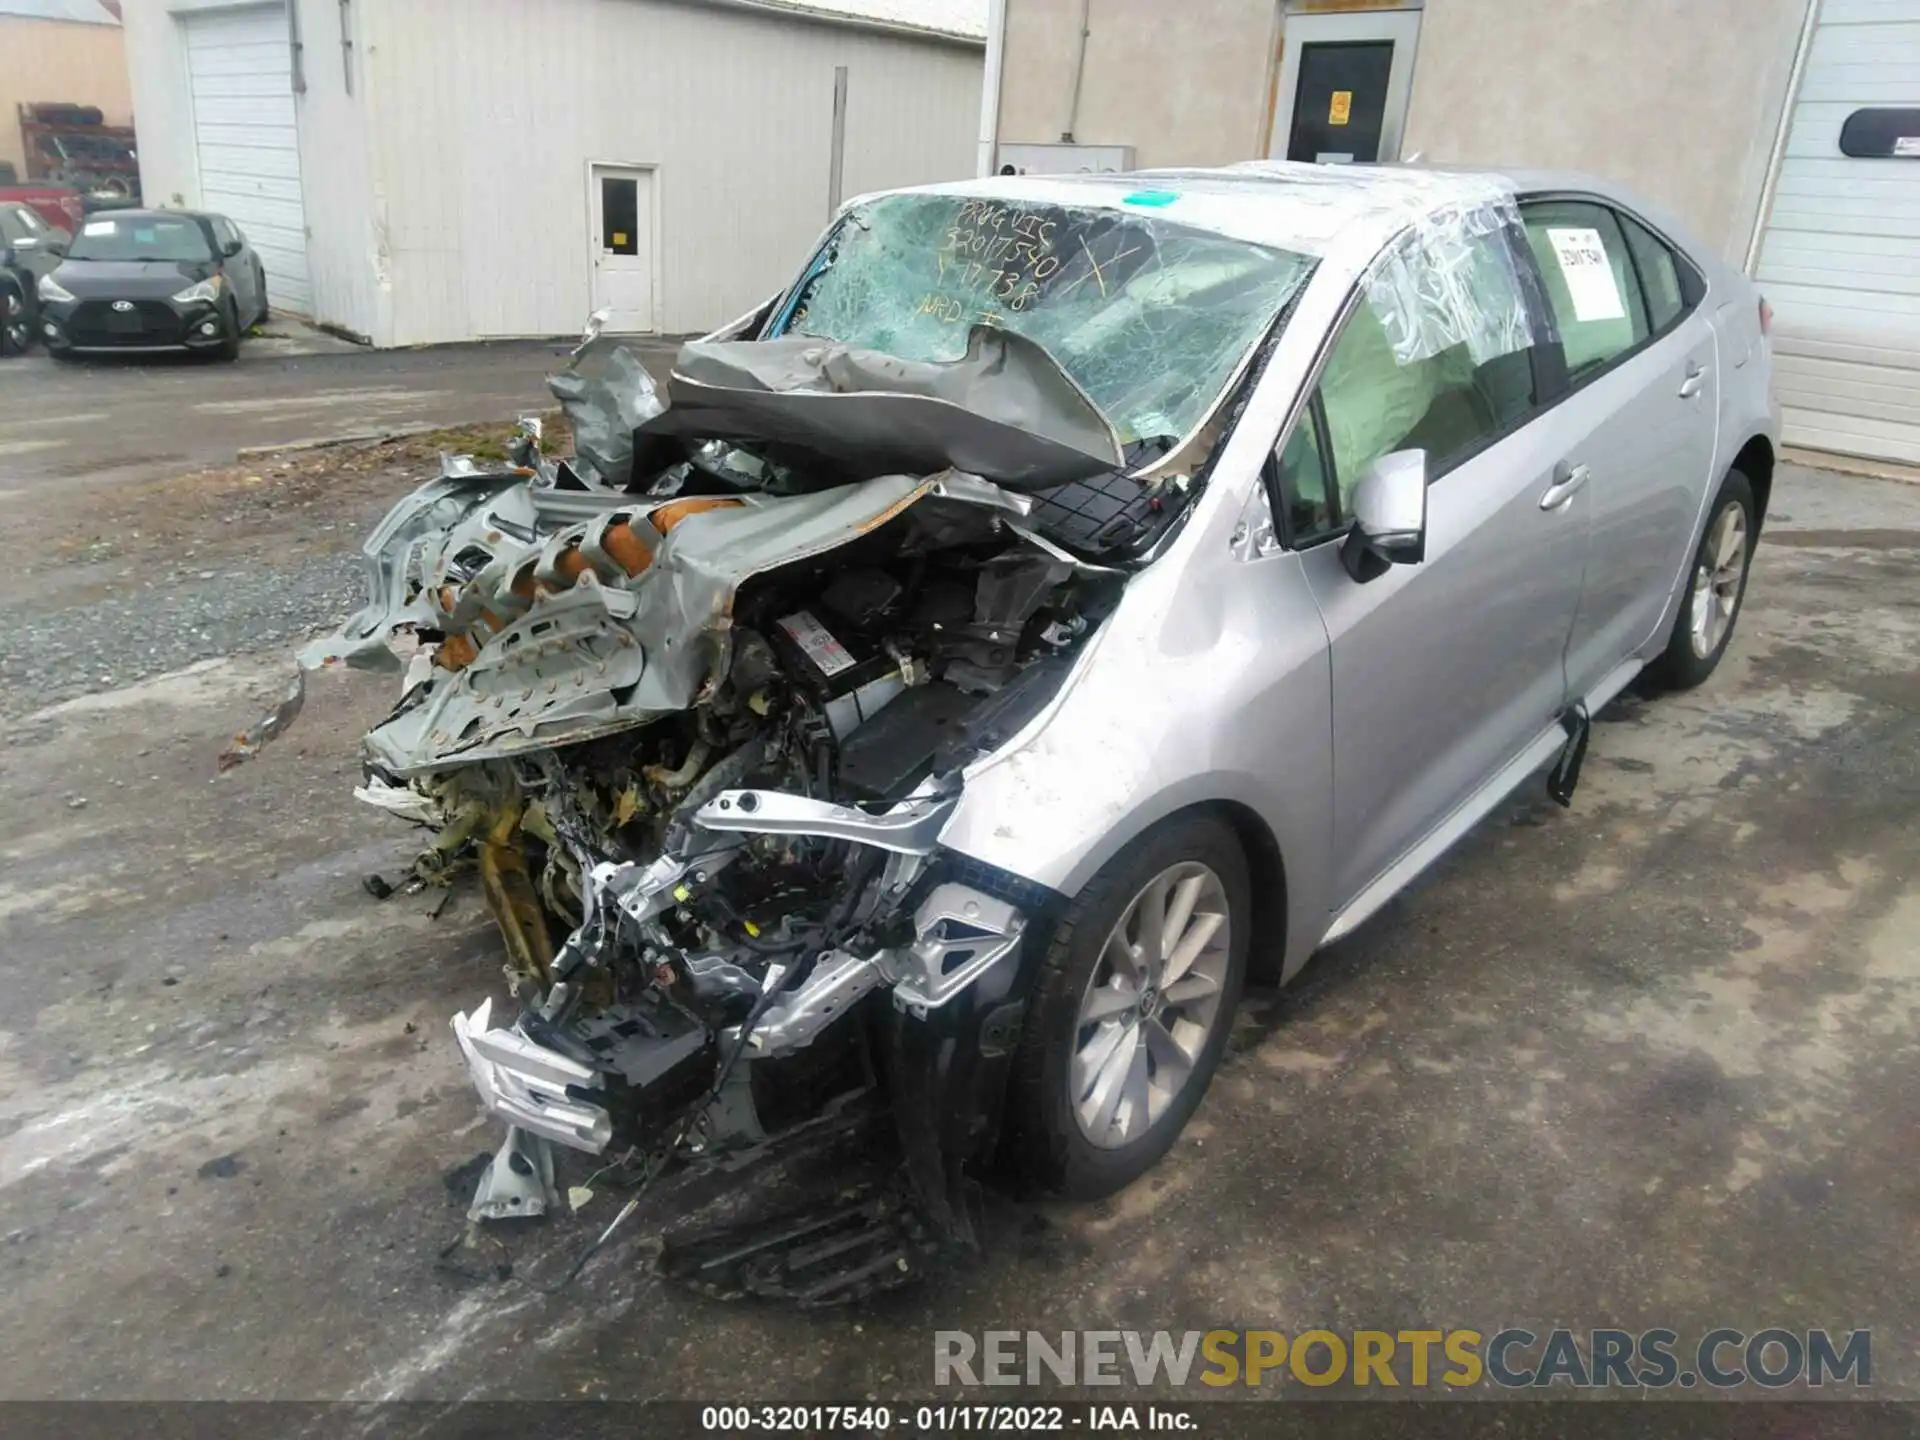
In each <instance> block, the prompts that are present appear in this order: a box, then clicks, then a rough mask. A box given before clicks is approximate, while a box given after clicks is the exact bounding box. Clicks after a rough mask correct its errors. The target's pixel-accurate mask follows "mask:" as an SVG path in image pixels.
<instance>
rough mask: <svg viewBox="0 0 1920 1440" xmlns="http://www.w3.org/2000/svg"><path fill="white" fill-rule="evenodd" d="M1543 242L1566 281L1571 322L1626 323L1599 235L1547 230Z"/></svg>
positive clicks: (1611, 268) (1618, 293)
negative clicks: (1554, 257) (1608, 321)
mask: <svg viewBox="0 0 1920 1440" xmlns="http://www.w3.org/2000/svg"><path fill="white" fill-rule="evenodd" d="M1547 239H1548V241H1549V242H1550V243H1551V244H1552V245H1553V253H1554V255H1555V256H1556V257H1557V258H1558V259H1559V261H1560V273H1561V274H1562V275H1563V276H1565V277H1566V281H1567V298H1568V299H1569V300H1571V301H1572V302H1573V318H1574V319H1575V320H1624V319H1626V317H1627V309H1626V306H1624V305H1622V304H1621V303H1620V287H1619V285H1618V284H1616V283H1615V282H1614V278H1613V265H1612V264H1611V263H1610V262H1609V261H1608V259H1607V247H1606V246H1605V245H1603V244H1601V242H1600V232H1599V231H1598V230H1594V229H1578V230H1575V229H1566V230H1562V229H1558V228H1554V227H1549V228H1548V230H1547Z"/></svg>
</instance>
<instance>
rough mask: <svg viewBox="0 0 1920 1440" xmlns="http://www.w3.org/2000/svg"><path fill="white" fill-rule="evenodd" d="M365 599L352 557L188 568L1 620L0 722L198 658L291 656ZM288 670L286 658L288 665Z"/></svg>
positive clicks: (11, 613) (14, 613)
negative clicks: (87, 600) (118, 591)
mask: <svg viewBox="0 0 1920 1440" xmlns="http://www.w3.org/2000/svg"><path fill="white" fill-rule="evenodd" d="M364 596H365V588H364V582H363V581H362V579H361V576H360V567H359V563H358V561H357V558H356V557H354V556H352V555H346V554H323V555H316V556H313V557H312V558H309V559H302V560H299V561H296V562H295V563H293V564H290V565H288V566H286V567H285V568H281V569H270V570H263V569H258V568H249V569H246V570H240V571H234V572H230V573H222V572H220V571H217V570H198V571H196V570H193V569H190V568H187V567H185V566H183V567H181V568H179V569H177V570H174V571H172V572H170V573H167V574H163V575H160V576H157V577H154V578H152V579H149V580H146V581H144V582H141V584H140V589H139V594H138V597H137V600H133V599H130V598H129V597H128V596H126V595H124V594H122V595H115V596H112V597H109V598H105V599H101V600H96V601H94V602H92V603H91V604H86V605H79V606H75V607H72V608H70V609H65V610H62V611H60V612H59V613H58V614H57V615H47V614H36V613H34V612H33V611H31V610H27V611H20V610H12V609H10V610H8V611H7V613H5V614H4V615H0V716H9V717H11V716H16V715H23V714H27V713H29V712H31V711H34V710H38V709H41V708H43V707H44V706H47V705H52V704H57V703H59V702H60V701H63V700H71V699H73V698H74V697H75V696H77V695H86V694H92V693H95V692H99V691H105V690H112V689H115V688H117V687H119V686H122V685H127V684H130V683H132V682H133V681H136V680H144V679H147V678H148V677H149V676H153V675H162V674H166V673H167V672H169V671H173V670H178V669H181V668H182V667H184V666H187V665H190V664H192V663H194V662H195V661H197V660H211V659H214V658H216V657H218V656H223V655H236V654H248V653H251V652H257V651H262V650H270V649H285V650H288V651H289V652H291V650H292V649H293V648H294V647H295V646H296V645H297V643H298V642H299V641H300V640H301V639H304V638H305V637H306V636H307V635H309V634H310V633H313V632H315V631H318V630H326V629H330V628H332V627H333V626H335V625H337V624H339V623H340V621H341V620H343V619H345V618H346V616H347V615H349V614H351V613H352V612H353V610H354V609H356V608H357V607H358V606H359V605H360V603H361V602H362V600H363V598H364ZM289 664H291V660H289Z"/></svg>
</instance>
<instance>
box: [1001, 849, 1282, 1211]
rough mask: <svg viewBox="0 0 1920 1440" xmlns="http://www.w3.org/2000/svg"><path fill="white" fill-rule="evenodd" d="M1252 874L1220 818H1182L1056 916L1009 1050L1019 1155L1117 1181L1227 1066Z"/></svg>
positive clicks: (1153, 1151) (1074, 1176)
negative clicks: (1223, 1062)
mask: <svg viewBox="0 0 1920 1440" xmlns="http://www.w3.org/2000/svg"><path fill="white" fill-rule="evenodd" d="M1251 922H1252V887H1251V883H1250V881H1249V879H1248V875H1247V861H1246V856H1245V854H1244V852H1243V851H1242V850H1241V848H1240V842H1239V840H1238V839H1237V838H1236V837H1235V835H1234V833H1233V831H1232V829H1231V828H1230V827H1228V826H1227V825H1226V824H1225V823H1224V822H1222V821H1220V820H1218V819H1215V818H1213V817H1211V816H1206V815H1193V816H1185V817H1177V818H1175V819H1174V820H1171V821H1167V822H1165V823H1163V824H1161V825H1159V826H1157V827H1155V828H1154V829H1152V830H1149V831H1148V832H1147V833H1146V834H1145V835H1143V836H1141V837H1140V838H1139V839H1138V840H1136V841H1134V842H1133V844H1131V845H1130V846H1128V847H1127V848H1126V849H1125V850H1123V851H1121V853H1120V854H1119V855H1118V856H1116V857H1115V858H1114V859H1113V860H1112V861H1110V862H1109V863H1108V864H1107V866H1106V868H1105V869H1103V870H1102V871H1101V872H1100V873H1099V874H1098V875H1097V876H1095V877H1094V879H1093V881H1092V882H1091V883H1090V884H1089V885H1088V886H1087V887H1086V889H1085V890H1083V891H1082V892H1081V893H1080V894H1079V895H1078V896H1077V897H1076V898H1075V900H1074V902H1073V904H1072V906H1071V907H1070V908H1069V909H1068V911H1067V914H1066V917H1065V918H1064V919H1063V920H1062V921H1061V922H1060V924H1059V925H1058V926H1057V927H1056V928H1055V930H1054V932H1053V935H1052V938H1051V943H1050V944H1049V946H1048V949H1047V953H1046V955H1045V957H1044V958H1043V960H1042V962H1041V966H1040V974H1039V978H1038V980H1037V981H1036V984H1035V990H1034V1000H1033V1004H1032V1006H1031V1007H1030V1009H1029V1011H1028V1017H1027V1023H1026V1025H1025V1027H1024V1028H1023V1031H1022V1034H1021V1039H1020V1047H1019V1050H1018V1052H1017V1053H1016V1055H1015V1057H1014V1069H1013V1073H1012V1076H1011V1077H1010V1080H1009V1088H1008V1097H1007V1137H1008V1144H1009V1149H1010V1153H1011V1158H1012V1159H1013V1160H1014V1162H1015V1163H1016V1164H1017V1166H1018V1167H1019V1169H1020V1170H1021V1171H1022V1172H1023V1173H1024V1174H1025V1176H1026V1177H1027V1178H1028V1179H1029V1180H1031V1181H1033V1182H1034V1183H1036V1184H1038V1185H1039V1186H1041V1187H1042V1188H1044V1189H1046V1190H1049V1191H1051V1192H1053V1193H1055V1194H1057V1195H1062V1196H1065V1197H1067V1198H1070V1199H1075V1200H1092V1199H1097V1198H1099V1197H1100V1196H1103V1195H1110V1194H1112V1193H1113V1192H1114V1191H1116V1190H1118V1189H1120V1188H1121V1187H1123V1186H1125V1185H1128V1184H1131V1183H1132V1182H1133V1181H1134V1180H1136V1179H1138V1178H1139V1177H1140V1176H1141V1175H1143V1174H1145V1173H1146V1171H1147V1170H1149V1169H1150V1168H1152V1166H1153V1165H1154V1164H1155V1162H1157V1161H1158V1160H1159V1159H1160V1157H1161V1156H1162V1155H1164V1154H1166V1152H1167V1150H1168V1149H1169V1148H1170V1147H1171V1146H1172V1144H1173V1142H1174V1141H1175V1140H1176V1139H1177V1138H1178V1137H1179V1134H1180V1132H1181V1130H1183V1129H1184V1128H1185V1127H1186V1123H1187V1121H1188V1120H1189V1119H1190V1118H1191V1117H1192V1115H1193V1112H1194V1111H1195V1110H1196V1109H1197V1108H1198V1107H1199V1105H1200V1101H1201V1100H1202V1099H1203V1098H1204V1097H1205V1095H1206V1092H1207V1086H1208V1084H1209V1083H1210V1082H1211V1081H1212V1079H1213V1074H1214V1071H1215V1070H1216V1069H1218V1068H1219V1064H1220V1057H1221V1054H1222V1052H1223V1051H1224V1049H1225V1047H1226V1042H1227V1036H1228V1033H1229V1032H1230V1031H1231V1030H1232V1028H1233V1014H1234V1009H1235V1007H1236V1006H1237V1005H1238V1004H1239V1001H1240V988H1241V985H1242V983H1243V981H1244V979H1245V976H1246V968H1247V949H1248V945H1249V942H1250V941H1251V939H1252V935H1251Z"/></svg>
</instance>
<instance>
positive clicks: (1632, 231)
mask: <svg viewBox="0 0 1920 1440" xmlns="http://www.w3.org/2000/svg"><path fill="white" fill-rule="evenodd" d="M1620 226H1621V228H1622V229H1623V230H1625V231H1626V234H1627V248H1628V249H1629V250H1631V251H1632V252H1633V268H1634V269H1635V270H1637V271H1638V272H1639V277H1640V287H1641V289H1642V291H1643V292H1644V293H1645V295H1646V297H1647V319H1648V320H1649V321H1651V322H1652V325H1653V332H1654V334H1656V335H1658V334H1659V333H1660V332H1661V331H1663V330H1665V329H1666V328H1667V327H1668V326H1669V325H1671V324H1673V323H1674V321H1676V320H1678V319H1679V318H1680V316H1681V315H1682V314H1683V313H1685V311H1686V308H1687V294H1686V287H1685V286H1684V285H1682V284H1681V281H1680V261H1679V258H1678V257H1677V256H1675V255H1674V253H1673V251H1672V250H1671V249H1669V248H1668V247H1667V243H1666V241H1664V240H1662V239H1660V238H1659V237H1658V236H1656V235H1655V234H1654V233H1653V232H1652V231H1651V230H1649V229H1647V227H1646V226H1644V225H1642V224H1641V223H1640V222H1639V221H1637V220H1635V219H1634V218H1633V217H1632V216H1631V215H1622V216H1620Z"/></svg>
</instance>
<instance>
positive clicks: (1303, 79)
mask: <svg viewBox="0 0 1920 1440" xmlns="http://www.w3.org/2000/svg"><path fill="white" fill-rule="evenodd" d="M1392 70H1393V41H1391V40H1343V41H1321V42H1319V43H1317V44H1311V45H1307V46H1304V47H1302V49H1301V51H1300V82H1299V87H1298V89H1296V90H1295V91H1294V99H1293V130H1292V138H1291V139H1290V140H1289V141H1288V142H1287V158H1288V159H1289V160H1319V159H1321V158H1322V157H1323V156H1324V157H1325V158H1327V159H1329V160H1332V159H1340V160H1348V161H1352V162H1353V163H1355V164H1366V163H1369V162H1371V161H1375V160H1378V159H1379V158H1380V127H1381V126H1382V124H1383V123H1384V122H1385V120H1386V115H1387V76H1388V74H1389V73H1390V72H1391V71H1392Z"/></svg>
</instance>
